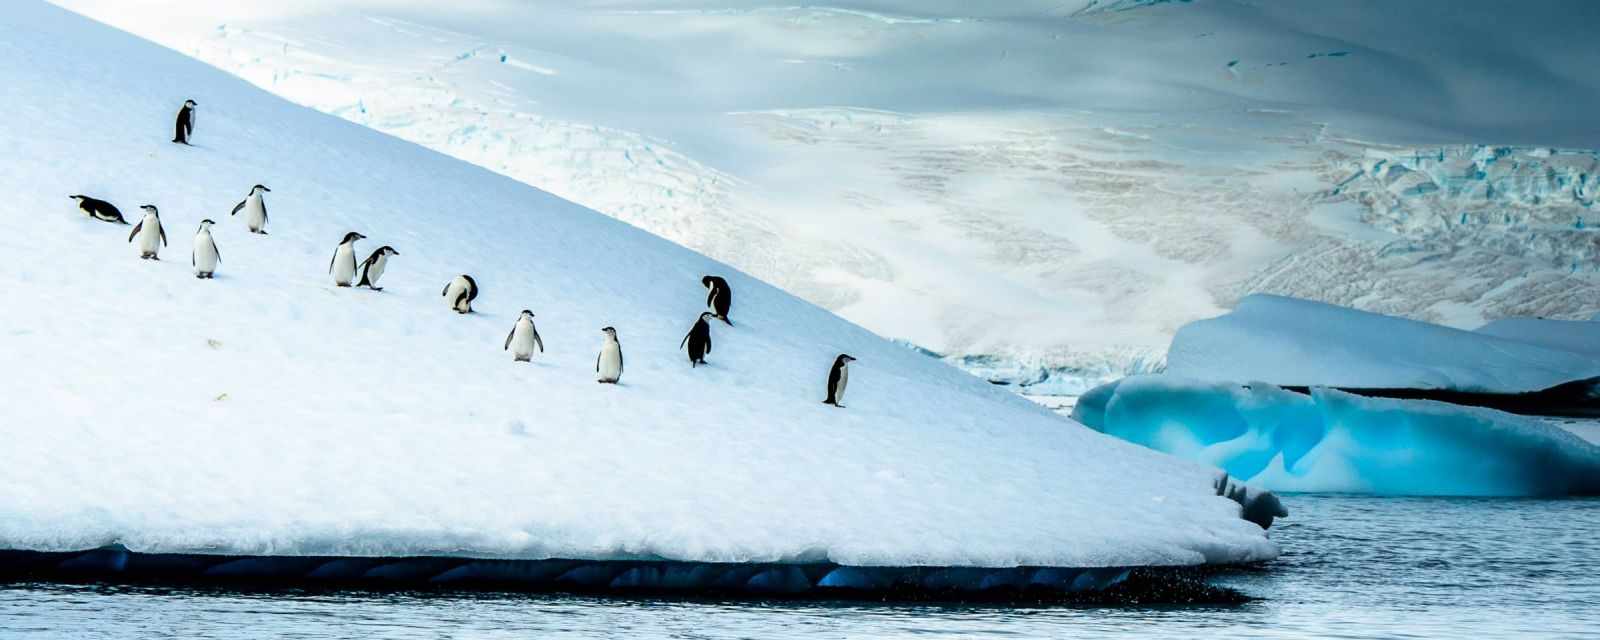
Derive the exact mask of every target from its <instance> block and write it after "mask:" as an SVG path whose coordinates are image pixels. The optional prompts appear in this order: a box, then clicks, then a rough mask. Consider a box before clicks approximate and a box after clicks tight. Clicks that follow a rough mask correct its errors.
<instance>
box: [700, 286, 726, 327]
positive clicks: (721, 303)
mask: <svg viewBox="0 0 1600 640" xmlns="http://www.w3.org/2000/svg"><path fill="white" fill-rule="evenodd" d="M700 284H702V285H705V287H706V308H708V309H710V310H711V312H712V313H713V314H715V316H716V318H717V319H718V320H721V321H723V322H724V323H727V325H728V326H730V327H731V326H733V321H732V320H729V319H728V311H729V310H730V309H732V308H733V289H732V288H730V287H728V281H727V280H724V279H722V277H721V276H705V277H703V278H701V279H700Z"/></svg>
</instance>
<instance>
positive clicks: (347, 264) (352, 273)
mask: <svg viewBox="0 0 1600 640" xmlns="http://www.w3.org/2000/svg"><path fill="white" fill-rule="evenodd" d="M355 277H356V254H355V250H354V249H352V248H351V247H350V245H349V244H348V243H347V244H341V245H339V249H338V250H337V251H334V253H333V281H334V282H336V283H338V284H350V281H351V280H354V279H355Z"/></svg>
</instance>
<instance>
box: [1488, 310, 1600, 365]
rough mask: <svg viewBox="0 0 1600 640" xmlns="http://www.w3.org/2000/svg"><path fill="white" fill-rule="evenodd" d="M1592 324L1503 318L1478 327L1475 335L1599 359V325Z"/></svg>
mask: <svg viewBox="0 0 1600 640" xmlns="http://www.w3.org/2000/svg"><path fill="white" fill-rule="evenodd" d="M1596 320H1600V318H1597V319H1596ZM1596 320H1588V321H1583V320H1547V319H1545V318H1504V319H1500V320H1495V321H1494V322H1490V323H1489V324H1486V325H1483V326H1482V327H1479V328H1478V329H1477V333H1481V334H1483V335H1487V336H1494V337H1496V338H1505V339H1507V340H1516V341H1517V342H1525V343H1528V344H1534V345H1539V346H1542V347H1549V348H1552V349H1563V350H1566V351H1572V352H1576V353H1584V354H1588V355H1589V356H1590V357H1600V321H1596Z"/></svg>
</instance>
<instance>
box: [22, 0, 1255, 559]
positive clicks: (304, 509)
mask: <svg viewBox="0 0 1600 640" xmlns="http://www.w3.org/2000/svg"><path fill="white" fill-rule="evenodd" d="M7 11H8V19H7V20H6V21H4V23H0V55H3V56H4V57H5V58H6V59H7V60H8V64H6V65H4V66H0V84H3V85H4V86H6V87H7V88H8V90H9V91H11V92H12V95H13V96H15V97H16V99H13V100H11V101H9V106H8V109H9V110H10V112H9V114H8V117H7V118H5V119H3V120H0V139H5V140H7V141H8V145H9V146H8V151H9V154H10V156H11V157H12V158H13V164H12V165H11V166H10V168H9V170H7V171H5V172H0V194H3V195H4V198H0V222H3V223H4V228H5V229H7V230H8V233H5V234H3V235H0V251H3V253H4V255H5V256H6V260H5V263H4V266H0V289H3V290H4V291H6V292H7V296H8V299H9V303H8V304H6V305H4V306H0V355H3V361H4V362H5V363H6V364H7V369H6V371H7V373H6V378H7V379H6V384H5V385H4V386H3V389H4V391H3V392H0V394H3V397H0V401H3V405H4V407H5V409H4V420H3V422H0V441H3V442H5V446H4V447H3V448H0V486H4V487H6V490H5V491H4V492H0V548H9V549H13V550H33V551H39V552H55V551H74V550H84V549H94V548H100V547H105V546H107V545H120V546H119V547H117V548H120V549H127V550H129V551H131V552H136V553H165V554H194V553H198V554H210V555H268V556H309V555H319V556H339V557H349V556H363V557H375V556H448V557H471V558H496V559H548V558H565V559H606V560H628V559H636V560H676V561H693V562H775V563H817V562H829V563H837V564H842V565H859V566H974V567H1014V566H1019V565H1030V566H1063V567H1111V566H1133V565H1187V564H1198V563H1227V562H1242V561H1253V560H1259V559H1265V558H1271V557H1273V556H1274V555H1275V554H1276V547H1275V546H1274V545H1273V544H1272V543H1271V542H1269V541H1268V540H1267V539H1266V538H1265V536H1264V534H1263V532H1262V530H1261V528H1260V527H1258V526H1256V525H1254V524H1250V523H1248V522H1245V521H1243V520H1241V519H1240V518H1239V512H1240V509H1239V505H1237V504H1235V503H1234V502H1232V501H1230V500H1229V499H1227V498H1225V497H1220V496H1217V495H1215V491H1214V490H1213V488H1212V486H1211V482H1212V481H1213V476H1214V475H1215V474H1214V471H1213V470H1210V469H1207V468H1205V467H1203V466H1201V465H1197V464H1194V463H1190V462H1184V461H1179V460H1176V459H1174V458H1172V457H1170V456H1165V455H1162V454H1158V453H1156V452H1152V451H1149V450H1147V449H1144V448H1141V447H1137V446H1134V445H1131V444H1127V443H1123V442H1120V441H1117V440H1115V439H1113V438H1108V437H1106V436H1103V435H1101V434H1097V433H1094V432H1092V431H1089V430H1087V429H1081V428H1078V426H1077V425H1074V424H1071V423H1069V422H1065V421H1062V420H1061V419H1059V418H1057V417H1055V416H1052V415H1050V414H1049V413H1047V412H1046V411H1045V410H1043V409H1041V408H1039V407H1036V406H1033V405H1031V404H1029V403H1027V402H1026V401H1024V400H1022V399H1020V398H1017V397H1014V396H1012V395H1010V394H1008V393H1006V392H1004V391H1003V390H999V389H994V388H991V387H990V386H989V385H987V384H985V383H983V382H982V381H980V380H977V379H974V378H971V377H969V376H967V375H965V374H962V373H961V372H959V371H957V370H955V369H953V368H950V367H948V366H945V365H943V364H941V363H939V362H937V361H935V360H932V359H929V358H926V357H923V356H921V355H918V354H916V353H913V352H911V351H909V350H907V349H904V348H902V347H899V346H896V345H894V344H891V343H889V342H887V341H885V340H882V339H880V338H878V337H876V336H874V335H872V334H871V333H869V332H867V331H865V330H863V329H861V328H859V327H857V326H854V325H852V324H849V323H847V322H844V321H842V320H840V319H838V318H837V317H835V316H833V315H832V314H830V313H828V312H826V311H824V310H822V309H820V308H818V307H815V306H812V305H810V304H808V303H805V302H802V301H800V300H798V299H796V298H795V297H792V296H790V295H788V294H785V293H783V292H780V291H779V290H777V289H775V288H773V287H771V286H768V285H766V284H764V283H762V282H760V281H758V280H755V279H752V278H750V277H747V276H745V275H743V274H741V273H739V272H737V271H733V270H731V269H730V268H728V267H727V266H726V265H723V264H719V263H717V262H714V261H712V260H710V259H708V258H705V257H703V256H701V255H698V254H695V253H693V252H690V251H688V250H685V249H683V248H681V247H678V246H676V245H673V244H671V243H668V242H666V241H664V240H661V239H659V238H657V237H654V236H652V235H649V234H647V233H645V232H643V231H640V230H638V229H636V228H634V227H630V226H628V225H626V224H624V223H621V222H618V221H615V220H613V219H610V218H607V217H605V216H603V215H599V214H596V213H594V212H592V211H590V210H587V209H584V208H582V207H579V206H577V205H574V204H572V203H569V202H566V201H563V200H561V199H558V198H555V197H553V196H551V195H549V194H546V193H544V192H541V191H538V190H536V189H533V188H531V187H528V186H526V185H524V184H521V183H518V182H515V181H513V180H511V179H508V178H505V177H502V176H498V175H495V174H493V173H490V172H489V171H486V170H484V169H480V168H477V167H474V166H471V165H468V164H465V163H462V162H459V161H456V160H452V159H449V158H446V157H444V156H441V155H439V154H436V153H433V152H430V151H427V150H424V149H422V148H420V147H417V146H414V145H412V144H410V143H405V142H401V141H399V140H396V139H394V138H390V137H387V136H385V135H382V134H379V133H376V132H373V131H370V130H367V129H364V128H361V127H359V126H356V125H353V124H350V123H347V122H344V121H341V120H339V119H337V118H334V117H331V116H326V115H321V114H318V113H316V112H314V111H311V110H308V109H305V108H301V107H297V106H294V105H292V104H290V103H287V102H285V101H283V100H280V99H278V98H274V97H271V96H269V95H267V94H265V93H264V92H262V91H260V90H258V89H255V88H253V87H251V86H249V85H248V84H246V83H245V82H244V81H242V80H238V79H236V78H233V77H231V76H228V75H226V74H224V73H222V72H220V71H217V70H215V69H213V68H211V67H207V66H205V65H203V64H201V63H199V62H196V61H193V60H190V59H187V58H185V57H183V56H181V55H178V54H176V53H173V52H171V51H168V50H165V49H162V48H160V47H157V46H154V45H152V44H149V43H147V42H144V41H142V40H139V39H137V38H134V37H132V36H129V35H126V34H123V33H121V32H117V31H114V30H112V29H109V28H107V27H104V26H101V25H98V24H96V23H93V22H91V21H89V20H87V19H84V18H81V17H78V16H76V15H73V14H70V13H68V12H66V11H63V10H60V9H57V8H55V7H51V6H47V5H43V4H38V3H32V2H24V3H13V4H12V5H9V6H8V7H7ZM185 98H193V99H195V100H196V101H197V102H198V103H199V104H200V109H201V114H200V117H199V119H198V123H197V126H196V129H195V135H194V142H195V146H194V147H184V146H179V145H174V144H171V143H169V142H168V139H169V138H170V133H171V125H172V117H173V112H174V110H175V109H176V107H177V105H178V104H180V103H181V102H182V101H183V100H184V99H185ZM258 183H259V184H264V185H267V186H269V187H270V188H271V189H272V191H271V193H270V194H268V198H267V199H268V206H269V207H270V209H271V220H270V222H269V224H268V227H267V231H268V232H269V233H270V234H271V235H268V236H254V235H251V234H249V233H247V231H246V230H245V229H244V228H243V223H242V222H240V221H239V220H238V219H237V218H231V217H229V216H228V215H227V212H228V211H229V210H230V209H231V207H232V206H233V205H234V204H235V203H236V202H238V201H239V200H240V199H241V198H243V196H244V194H245V193H246V192H247V191H248V190H249V188H250V186H251V185H254V184H258ZM76 193H83V194H88V195H93V196H96V197H101V198H105V199H108V200H110V201H112V202H114V203H117V204H118V205H120V206H121V207H122V208H123V210H124V211H125V212H127V211H134V210H136V208H137V206H138V205H140V204H143V203H154V204H156V205H158V206H159V207H160V208H161V211H162V220H163V222H164V223H165V225H166V228H167V235H168V237H169V239H170V240H171V246H169V247H167V248H165V249H164V250H163V251H162V260H161V261H159V262H151V261H141V260H139V259H137V257H136V256H135V255H134V251H133V250H132V249H131V248H130V246H129V245H128V244H127V242H126V239H125V236H126V234H127V227H123V226H118V225H112V224H107V223H102V222H97V221H93V220H90V219H88V218H86V217H84V216H82V215H80V214H78V213H77V212H76V211H75V210H74V209H73V208H72V206H71V205H72V203H71V202H70V201H69V200H67V198H66V196H67V195H69V194H76ZM202 218H211V219H214V220H217V221H218V223H219V224H218V226H217V228H216V229H215V230H214V235H215V237H216V241H217V243H218V246H219V248H220V250H221V254H222V258H223V261H222V263H221V267H220V269H219V270H218V272H217V274H216V279H215V280H207V281H201V280H196V279H195V278H194V277H193V275H192V274H191V273H190V270H189V265H188V260H187V258H188V256H187V255H186V254H187V252H188V244H189V238H190V235H191V234H192V233H193V230H194V229H195V227H196V225H197V223H198V222H199V221H200V219H202ZM348 231H359V232H361V233H363V234H365V235H366V236H368V237H369V238H370V240H365V241H363V242H362V243H361V245H360V249H361V254H362V255H363V256H364V255H365V253H367V252H370V251H372V250H373V249H375V248H377V247H378V246H381V245H385V244H387V245H392V246H394V247H395V248H396V249H398V250H399V252H400V255H399V256H396V257H394V258H393V259H391V260H390V262H389V265H388V271H387V273H386V275H385V276H384V282H383V284H384V285H385V290H384V291H383V292H381V293H375V292H371V291H367V290H362V289H338V288H335V287H334V286H333V285H332V283H331V281H330V278H329V277H328V276H327V275H326V273H325V271H326V268H327V261H328V256H329V255H331V253H332V252H333V249H334V245H335V244H336V243H337V242H338V241H339V239H340V238H341V237H342V236H343V235H344V234H345V233H346V232H348ZM461 273H467V274H471V275H473V276H474V277H475V278H476V280H477V282H478V283H479V285H480V286H481V288H482V294H481V295H480V296H479V297H478V299H477V300H476V301H475V302H474V308H475V309H476V310H477V313H474V314H471V315H465V316H458V315H457V314H455V313H454V312H452V311H450V310H449V309H447V308H446V305H445V304H444V303H442V302H441V301H440V300H439V289H440V287H441V286H443V284H444V283H445V282H447V281H449V280H450V279H451V278H453V277H454V276H456V275H457V274H461ZM707 273H715V274H721V275H723V276H725V277H727V278H728V280H729V282H730V283H731V284H732V286H733V288H734V289H736V290H737V296H736V298H735V299H736V300H737V305H736V306H735V307H734V309H733V313H732V318H733V321H734V323H735V326H733V327H725V326H717V327H714V328H713V332H714V334H715V345H716V346H715V352H714V353H713V354H712V356H711V357H710V358H709V360H710V365H709V366H703V367H700V368H698V369H694V370H691V369H690V368H689V366H688V362H687V359H686V358H685V356H684V355H683V354H682V353H681V352H679V351H677V350H676V347H677V346H678V342H679V339H680V338H681V337H682V335H683V333H684V332H685V331H687V330H688V328H689V326H690V325H691V324H692V323H693V321H694V319H695V317H696V316H697V315H698V314H699V312H700V311H701V309H702V306H703V304H704V296H705V293H704V290H703V289H702V288H701V286H700V278H701V276H702V275H704V274H707ZM523 308H528V309H531V310H533V311H534V312H535V313H536V314H537V323H538V328H539V331H540V333H541V334H542V336H543V340H544V343H545V345H546V347H547V352H546V353H543V354H538V355H536V357H535V359H534V362H533V363H532V364H520V363H513V362H512V361H511V356H510V355H509V354H507V353H504V352H502V351H501V346H502V341H503V339H504V335H505V332H506V331H508V330H509V329H510V328H511V325H512V322H513V321H514V320H515V318H516V315H517V313H518V312H519V311H520V310H521V309H523ZM607 325H612V326H615V327H617V329H618V331H619V333H620V337H621V343H622V346H623V349H624V351H625V354H626V365H627V368H626V372H625V375H624V377H623V379H622V384H621V385H620V386H611V385H597V384H595V382H594V372H593V368H594V361H595V360H594V358H595V354H596V352H597V349H598V348H599V344H600V340H601V336H600V332H599V329H600V328H601V327H603V326H607ZM841 352H847V353H850V354H852V355H854V356H856V357H858V358H859V359H860V360H859V362H857V363H856V365H854V369H855V371H854V373H853V375H852V376H851V385H850V396H849V398H848V400H847V402H846V404H847V405H848V406H849V408H848V409H835V408H832V407H827V406H824V405H823V404H821V402H820V400H821V399H822V398H823V395H824V394H823V383H824V379H825V376H826V373H827V369H828V365H829V363H830V362H831V361H832V359H833V357H834V355H836V354H838V353H841Z"/></svg>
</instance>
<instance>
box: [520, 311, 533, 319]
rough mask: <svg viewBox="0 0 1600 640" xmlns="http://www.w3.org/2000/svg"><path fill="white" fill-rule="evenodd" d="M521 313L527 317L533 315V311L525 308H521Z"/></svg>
mask: <svg viewBox="0 0 1600 640" xmlns="http://www.w3.org/2000/svg"><path fill="white" fill-rule="evenodd" d="M522 315H525V316H528V317H529V318H532V317H533V312H532V311H529V310H527V309H523V310H522Z"/></svg>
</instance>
